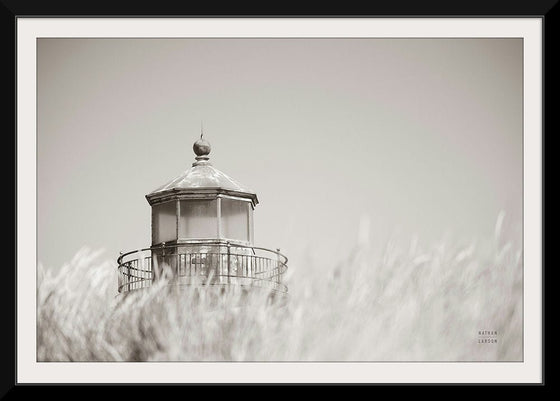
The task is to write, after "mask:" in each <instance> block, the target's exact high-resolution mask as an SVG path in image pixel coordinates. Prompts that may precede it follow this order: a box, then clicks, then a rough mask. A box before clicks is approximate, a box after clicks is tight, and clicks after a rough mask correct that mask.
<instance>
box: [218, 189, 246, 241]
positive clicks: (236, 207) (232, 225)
mask: <svg viewBox="0 0 560 401" xmlns="http://www.w3.org/2000/svg"><path fill="white" fill-rule="evenodd" d="M221 209H222V233H223V236H224V238H227V239H232V240H240V241H245V242H249V241H250V232H249V228H250V223H251V219H250V214H252V212H253V208H252V207H251V202H247V201H242V200H237V199H229V198H222V208H221Z"/></svg>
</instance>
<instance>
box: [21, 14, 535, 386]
mask: <svg viewBox="0 0 560 401" xmlns="http://www.w3.org/2000/svg"><path fill="white" fill-rule="evenodd" d="M543 20H544V18H543V16H542V15H536V16H517V17H513V16H511V17H501V16H500V17H492V16H480V17H461V16H442V17H439V16H438V17H423V16H418V17H381V16H379V17H376V16H353V17H345V16H338V17H304V16H299V17H273V16H272V17H222V18H218V17H182V16H171V17H170V16H168V17H157V16H151V17H123V18H121V17H118V16H114V17H111V18H108V17H97V16H96V17H85V16H68V17H48V16H47V17H36V16H18V17H17V18H16V20H15V28H16V44H15V45H16V55H17V58H16V70H17V71H16V72H17V75H16V77H17V81H16V87H17V103H16V106H17V110H16V111H17V113H16V127H17V130H16V133H17V155H16V161H17V165H16V171H17V265H16V275H17V281H16V283H17V288H16V295H17V298H16V307H17V308H16V314H17V326H16V341H17V348H16V364H17V370H16V372H15V375H16V383H17V384H18V385H19V384H21V385H26V384H41V383H131V384H137V383H154V384H156V383H157V384H164V383H346V384H350V383H354V384H355V383H531V384H542V383H543V380H544V379H543V357H544V356H543V297H542V294H543V288H542V284H543V271H544V270H543V254H542V249H543V242H542V241H543V236H542V233H543V231H542V230H543V219H542V213H543V207H542V205H543V164H542V160H543V155H542V149H543V147H542V145H543V29H544V26H543Z"/></svg>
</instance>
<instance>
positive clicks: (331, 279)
mask: <svg viewBox="0 0 560 401" xmlns="http://www.w3.org/2000/svg"><path fill="white" fill-rule="evenodd" d="M101 257H102V253H101V252H100V251H91V250H88V249H85V248H84V249H82V250H81V251H79V252H78V253H77V254H76V255H75V256H74V258H73V259H72V260H71V261H70V263H68V264H66V265H65V266H63V267H62V269H61V270H60V271H59V272H58V273H57V274H56V275H53V274H52V273H51V272H50V271H45V270H44V269H43V268H42V267H41V266H39V281H38V288H37V295H38V298H37V355H38V360H39V361H519V360H522V358H523V355H522V329H523V325H522V305H523V299H522V288H523V268H522V246H521V231H520V228H519V227H517V228H516V229H514V226H513V225H511V224H509V225H508V227H505V220H504V215H503V214H500V216H499V217H498V222H497V224H496V232H495V235H494V236H493V238H491V239H489V240H487V241H484V242H480V241H479V242H478V243H471V244H464V245H462V246H459V245H458V244H457V243H456V242H454V241H452V240H442V241H440V242H439V243H436V244H434V245H433V246H431V247H430V248H428V249H422V248H421V247H420V246H419V245H418V243H417V242H416V241H412V243H411V244H410V246H409V247H408V246H407V247H406V248H402V247H401V248H399V247H398V246H396V245H395V244H394V243H393V242H391V241H389V242H388V243H387V244H386V246H384V247H383V248H382V249H381V250H375V249H369V248H368V247H367V246H361V247H357V248H356V249H355V250H350V251H349V252H348V258H347V260H345V261H342V262H339V263H336V264H335V263H333V264H332V265H313V264H312V263H309V264H306V265H305V266H303V265H302V266H293V265H291V266H290V269H289V275H288V277H287V284H288V286H289V288H290V294H289V298H288V301H287V303H286V304H285V305H282V304H281V303H278V302H276V303H270V302H268V301H267V298H266V296H265V295H266V294H264V293H262V292H254V293H251V294H250V295H249V296H248V297H247V298H245V299H242V297H241V295H240V293H239V292H237V291H230V292H228V293H226V294H223V295H221V296H218V295H217V294H216V293H215V292H214V291H212V290H211V289H207V290H199V291H194V290H185V291H181V292H179V293H177V292H176V291H172V290H170V287H168V286H165V285H163V284H164V283H161V284H159V285H154V286H152V287H150V288H149V289H147V290H144V291H138V292H133V293H131V294H130V295H128V296H126V297H122V296H115V295H116V283H117V277H116V266H115V263H114V262H113V261H106V262H101V261H100V259H101ZM479 330H495V331H497V332H498V336H497V340H498V342H497V343H495V344H480V343H478V331H479Z"/></svg>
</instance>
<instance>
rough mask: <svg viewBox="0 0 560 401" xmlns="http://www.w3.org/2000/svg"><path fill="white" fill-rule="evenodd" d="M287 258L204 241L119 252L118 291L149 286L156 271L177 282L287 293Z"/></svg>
mask: <svg viewBox="0 0 560 401" xmlns="http://www.w3.org/2000/svg"><path fill="white" fill-rule="evenodd" d="M287 262H288V259H287V258H286V256H284V255H282V254H281V253H280V252H278V251H272V250H269V249H266V248H259V247H254V246H243V245H231V244H227V243H226V244H225V245H224V244H220V243H217V244H210V243H206V242H204V243H203V242H200V243H189V244H172V245H165V244H164V245H160V246H155V247H150V248H145V249H140V250H136V251H131V252H127V253H124V254H122V255H120V257H119V258H118V260H117V263H118V271H119V280H118V291H119V293H123V292H128V291H132V290H136V289H140V288H146V287H149V286H150V285H151V284H152V282H153V281H154V280H155V279H157V278H158V277H157V276H158V274H157V272H158V271H159V272H162V273H160V274H161V276H165V277H166V278H167V279H169V280H170V281H169V282H170V283H172V284H176V285H193V284H194V285H232V284H233V285H240V286H249V287H261V288H265V289H269V290H272V291H275V292H281V293H286V292H287V291H288V288H287V286H286V285H284V284H282V279H283V275H284V273H285V272H286V270H287V268H288V267H287Z"/></svg>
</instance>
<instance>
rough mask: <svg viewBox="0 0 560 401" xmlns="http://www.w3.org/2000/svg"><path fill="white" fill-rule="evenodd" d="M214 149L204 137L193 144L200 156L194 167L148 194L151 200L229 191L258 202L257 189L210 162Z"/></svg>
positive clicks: (230, 193)
mask: <svg viewBox="0 0 560 401" xmlns="http://www.w3.org/2000/svg"><path fill="white" fill-rule="evenodd" d="M210 150H211V148H210V144H209V143H208V142H207V141H206V140H204V139H202V138H201V139H199V140H197V141H196V142H195V144H194V146H193V151H194V152H195V154H196V155H197V156H196V158H195V159H196V161H195V162H194V163H193V164H192V167H190V168H189V169H187V170H186V171H184V172H183V173H182V174H180V175H178V176H177V177H175V178H174V179H172V180H171V181H169V182H167V183H166V184H164V185H162V186H160V187H158V188H156V189H155V190H153V191H152V192H150V193H149V194H148V195H146V199H147V200H148V202H149V203H150V204H152V203H154V202H156V201H158V200H162V198H169V197H170V196H171V197H173V196H177V197H182V196H185V197H193V195H195V196H196V195H212V194H214V195H216V194H226V195H232V196H237V197H242V198H249V199H251V200H252V202H253V204H254V205H256V204H257V203H258V199H257V195H256V193H255V192H254V191H252V190H250V189H249V188H247V187H246V186H244V185H242V184H241V183H239V182H238V181H236V180H234V179H233V178H231V177H229V176H228V175H227V174H225V173H224V172H222V171H220V170H218V169H217V168H215V167H214V166H213V165H212V164H211V163H210V162H209V157H208V154H209V153H210Z"/></svg>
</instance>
